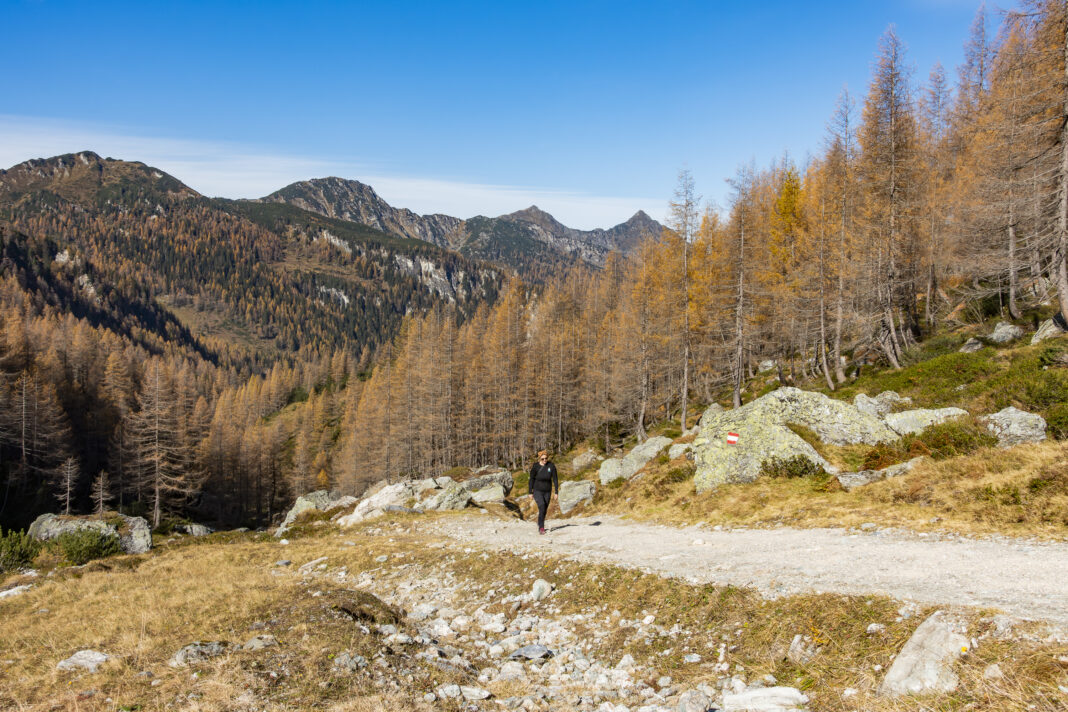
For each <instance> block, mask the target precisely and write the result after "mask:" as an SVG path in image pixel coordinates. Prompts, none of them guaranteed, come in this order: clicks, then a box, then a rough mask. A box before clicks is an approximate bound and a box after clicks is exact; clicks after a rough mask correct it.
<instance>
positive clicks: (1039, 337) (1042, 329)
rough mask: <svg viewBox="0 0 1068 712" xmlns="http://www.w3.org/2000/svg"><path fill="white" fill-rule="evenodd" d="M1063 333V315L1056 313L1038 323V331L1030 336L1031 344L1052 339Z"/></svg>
mask: <svg viewBox="0 0 1068 712" xmlns="http://www.w3.org/2000/svg"><path fill="white" fill-rule="evenodd" d="M1064 333H1065V323H1064V317H1062V316H1061V315H1060V314H1057V315H1056V316H1055V317H1053V318H1052V319H1046V320H1045V321H1044V322H1042V324H1040V325H1039V327H1038V331H1036V332H1035V335H1034V336H1032V337H1031V345H1032V346H1034V345H1035V344H1037V343H1039V342H1041V341H1045V340H1046V339H1052V338H1054V337H1056V336H1060V335H1062V334H1064Z"/></svg>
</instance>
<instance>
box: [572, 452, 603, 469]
mask: <svg viewBox="0 0 1068 712" xmlns="http://www.w3.org/2000/svg"><path fill="white" fill-rule="evenodd" d="M597 457H598V456H597V453H595V452H594V451H593V450H586V451H585V452H583V453H579V454H578V455H576V456H575V459H573V460H572V461H571V470H572V471H573V472H580V471H581V470H584V469H586V468H587V467H589V466H590V465H592V464H593V463H595V462H597Z"/></svg>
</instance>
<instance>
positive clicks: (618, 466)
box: [597, 457, 623, 485]
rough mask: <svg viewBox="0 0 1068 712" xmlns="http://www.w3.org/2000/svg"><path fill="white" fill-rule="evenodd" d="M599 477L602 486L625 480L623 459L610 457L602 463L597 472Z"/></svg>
mask: <svg viewBox="0 0 1068 712" xmlns="http://www.w3.org/2000/svg"><path fill="white" fill-rule="evenodd" d="M597 477H598V478H599V479H600V480H601V484H602V485H606V484H608V483H609V482H615V481H616V480H620V479H623V458H621V457H610V458H608V459H607V460H605V461H604V462H602V463H601V467H600V468H598V470H597Z"/></svg>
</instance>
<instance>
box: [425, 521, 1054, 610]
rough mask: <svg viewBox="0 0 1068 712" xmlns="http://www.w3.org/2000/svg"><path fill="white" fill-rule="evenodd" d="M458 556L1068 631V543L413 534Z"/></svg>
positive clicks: (466, 531)
mask: <svg viewBox="0 0 1068 712" xmlns="http://www.w3.org/2000/svg"><path fill="white" fill-rule="evenodd" d="M418 526H420V527H424V528H426V530H427V531H430V529H431V528H433V531H434V533H436V534H439V535H444V536H446V537H449V538H452V539H454V540H456V541H457V543H459V542H464V543H465V545H469V546H471V545H477V546H480V547H485V548H488V549H491V550H508V551H512V552H517V553H537V552H545V553H552V554H555V555H561V556H565V557H568V558H572V559H575V560H578V561H586V562H600V563H612V564H617V565H621V566H627V567H633V568H638V569H642V570H645V571H649V572H652V573H657V574H660V575H667V576H673V577H680V578H684V579H686V580H689V581H692V582H694V583H716V584H733V585H736V586H751V587H755V588H757V589H759V590H760V591H762V592H763V593H764V594H765V595H768V596H781V595H789V594H793V593H798V592H802V591H826V592H835V593H845V594H861V595H863V594H867V593H880V594H885V595H889V596H892V597H894V598H897V599H901V600H906V601H915V602H917V603H924V604H933V605H947V604H948V605H961V606H975V607H982V608H995V609H999V610H1001V611H1003V612H1005V613H1008V614H1010V615H1012V616H1014V617H1018V618H1024V619H1032V620H1045V621H1049V622H1051V623H1055V624H1057V625H1058V626H1061V627H1068V544H1064V543H1040V542H1032V541H1027V540H1014V539H1008V538H995V539H987V540H979V539H965V538H961V537H956V536H941V535H929V536H926V537H925V536H923V535H920V534H915V533H910V532H900V531H888V530H878V529H874V528H872V529H871V530H870V531H859V530H854V531H846V530H843V529H789V528H782V529H734V530H722V531H715V530H712V529H709V528H702V527H686V528H676V527H668V526H660V525H655V524H643V523H637V522H631V521H626V520H622V519H618V518H615V517H596V518H587V519H569V520H559V521H556V522H550V527H551V532H550V533H549V534H548V535H546V536H539V535H538V534H537V532H536V531H535V528H534V525H533V524H531V523H529V522H519V521H515V522H510V521H503V520H499V519H491V518H490V517H488V516H486V515H477V514H471V515H466V516H462V517H455V518H441V519H437V520H434V521H433V522H429V521H428V522H425V523H423V524H420V525H418Z"/></svg>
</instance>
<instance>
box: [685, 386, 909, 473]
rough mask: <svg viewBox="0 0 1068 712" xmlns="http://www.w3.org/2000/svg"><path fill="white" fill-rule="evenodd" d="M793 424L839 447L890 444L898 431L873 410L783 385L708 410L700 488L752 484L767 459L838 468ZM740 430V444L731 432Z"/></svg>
mask: <svg viewBox="0 0 1068 712" xmlns="http://www.w3.org/2000/svg"><path fill="white" fill-rule="evenodd" d="M788 425H800V426H803V427H805V428H808V429H809V430H812V431H813V432H814V433H815V434H816V435H817V436H818V437H819V438H820V440H821V441H823V442H827V443H831V444H834V445H850V444H856V443H869V444H876V443H881V442H890V441H892V440H896V439H897V438H898V434H897V433H896V432H894V431H893V430H892V429H890V428H889V427H887V425H886V424H885V423H884V422H883V421H882V420H880V419H879V418H877V417H875V416H874V415H870V414H868V413H864V412H862V411H860V410H858V409H857V408H856V407H855V406H853V405H850V404H849V403H845V402H843V401H836V400H833V399H831V398H828V397H827V396H825V395H823V394H821V393H811V392H808V391H802V390H800V389H798V388H792V387H788V388H780V389H778V390H776V391H773V392H771V393H769V394H767V395H765V396H762V397H760V398H758V399H756V400H755V401H752V402H751V403H747V404H746V405H743V406H742V407H740V408H735V409H733V410H729V411H725V412H723V413H713V412H706V413H705V415H704V416H702V417H701V423H700V426H699V428H700V430H699V433H698V435H697V438H696V439H695V440H694V448H695V450H694V462H695V463H696V465H697V471H696V473H695V476H694V482H695V484H696V486H697V491H698V492H703V491H704V490H707V489H709V488H711V487H715V486H717V485H720V484H724V483H728V482H752V481H753V480H755V479H757V478H758V477H759V476H760V473H761V469H762V466H763V464H764V462H765V461H768V460H771V459H773V458H779V459H783V460H789V459H791V458H794V457H803V458H805V459H807V460H809V461H810V462H813V463H814V464H816V465H819V466H820V467H822V468H823V469H824V470H826V471H828V472H834V471H836V470H835V468H833V467H832V466H831V465H830V463H828V462H827V461H826V460H825V459H823V457H821V456H820V455H819V453H817V452H816V450H815V449H814V448H813V447H812V446H811V445H809V444H808V443H807V442H805V440H804V439H802V438H801V437H800V436H799V435H797V433H795V432H794V431H793V430H791V429H790V428H789V427H788ZM730 433H737V434H738V439H737V442H735V443H731V442H729V441H728V434H730Z"/></svg>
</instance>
